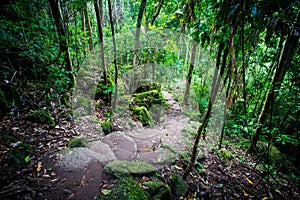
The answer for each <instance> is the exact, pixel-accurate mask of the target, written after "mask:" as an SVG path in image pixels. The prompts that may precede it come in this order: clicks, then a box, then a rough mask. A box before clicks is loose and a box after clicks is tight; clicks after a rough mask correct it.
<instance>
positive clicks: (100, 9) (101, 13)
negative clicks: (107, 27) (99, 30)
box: [96, 0, 104, 27]
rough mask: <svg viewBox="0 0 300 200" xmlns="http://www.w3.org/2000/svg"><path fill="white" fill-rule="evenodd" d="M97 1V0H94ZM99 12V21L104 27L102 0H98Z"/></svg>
mask: <svg viewBox="0 0 300 200" xmlns="http://www.w3.org/2000/svg"><path fill="white" fill-rule="evenodd" d="M96 1H97V0H96ZM99 12H100V21H101V25H102V27H104V9H103V0H99Z"/></svg>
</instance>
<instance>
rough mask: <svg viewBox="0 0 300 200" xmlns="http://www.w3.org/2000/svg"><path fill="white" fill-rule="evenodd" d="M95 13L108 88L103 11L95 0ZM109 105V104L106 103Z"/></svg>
mask: <svg viewBox="0 0 300 200" xmlns="http://www.w3.org/2000/svg"><path fill="white" fill-rule="evenodd" d="M94 7H95V11H96V18H97V25H98V40H99V43H100V59H101V65H102V69H103V80H104V84H105V85H106V86H107V71H106V66H105V55H104V53H105V52H104V39H103V27H102V22H101V13H103V11H101V10H100V9H99V8H101V7H102V6H101V7H100V6H99V1H98V0H95V3H94ZM106 103H108V102H106Z"/></svg>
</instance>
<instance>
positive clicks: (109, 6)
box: [108, 0, 118, 111]
mask: <svg viewBox="0 0 300 200" xmlns="http://www.w3.org/2000/svg"><path fill="white" fill-rule="evenodd" d="M108 10H109V12H108V13H109V21H110V26H111V33H112V41H113V47H114V66H115V94H114V100H113V104H112V110H113V111H115V109H116V104H117V96H118V66H117V47H116V38H115V30H114V23H113V17H112V9H111V2H110V0H108Z"/></svg>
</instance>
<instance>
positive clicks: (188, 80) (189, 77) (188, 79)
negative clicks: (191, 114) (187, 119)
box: [184, 43, 197, 105]
mask: <svg viewBox="0 0 300 200" xmlns="http://www.w3.org/2000/svg"><path fill="white" fill-rule="evenodd" d="M196 50H197V43H194V44H193V49H192V55H191V60H190V67H189V71H188V74H187V77H186V85H185V93H184V104H185V105H188V104H189V95H190V88H191V82H192V76H193V71H194V64H195V57H196Z"/></svg>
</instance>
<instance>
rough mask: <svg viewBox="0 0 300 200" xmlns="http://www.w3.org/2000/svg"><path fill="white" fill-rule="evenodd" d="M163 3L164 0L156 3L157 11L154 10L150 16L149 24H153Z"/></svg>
mask: <svg viewBox="0 0 300 200" xmlns="http://www.w3.org/2000/svg"><path fill="white" fill-rule="evenodd" d="M163 4H164V0H160V2H159V4H158V8H157V11H156V12H155V13H154V15H153V16H152V19H151V22H150V24H151V25H153V24H154V22H155V20H156V18H157V17H158V15H159V13H160V10H161V8H162V6H163Z"/></svg>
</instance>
